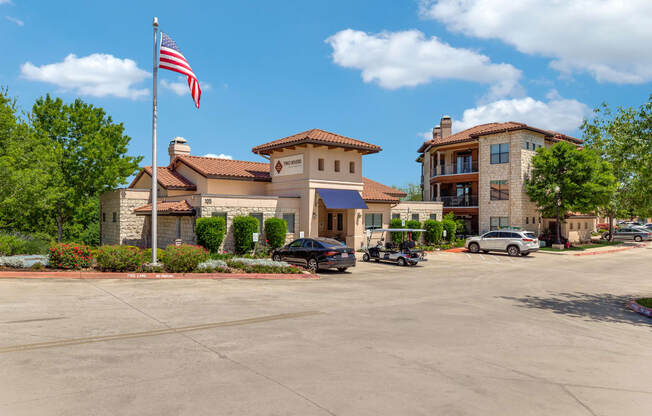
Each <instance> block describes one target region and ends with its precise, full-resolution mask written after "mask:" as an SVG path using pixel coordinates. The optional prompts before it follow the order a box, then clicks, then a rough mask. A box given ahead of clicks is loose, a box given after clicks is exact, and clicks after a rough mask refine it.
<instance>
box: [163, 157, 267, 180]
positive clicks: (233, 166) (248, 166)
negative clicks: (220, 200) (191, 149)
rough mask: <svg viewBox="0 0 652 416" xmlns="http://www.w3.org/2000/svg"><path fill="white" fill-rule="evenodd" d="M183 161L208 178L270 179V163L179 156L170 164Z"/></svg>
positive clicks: (172, 165) (174, 164)
mask: <svg viewBox="0 0 652 416" xmlns="http://www.w3.org/2000/svg"><path fill="white" fill-rule="evenodd" d="M176 163H183V164H185V165H187V166H188V167H190V168H191V169H193V170H195V171H197V172H198V173H200V174H201V175H203V176H206V177H207V178H230V177H232V178H244V179H251V180H261V181H270V180H271V177H270V176H269V163H266V162H248V161H244V160H231V159H218V158H215V157H201V156H186V155H184V156H177V157H176V158H175V159H174V160H173V161H172V163H171V164H170V167H171V168H174V166H176Z"/></svg>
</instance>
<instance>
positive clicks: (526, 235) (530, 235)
mask: <svg viewBox="0 0 652 416" xmlns="http://www.w3.org/2000/svg"><path fill="white" fill-rule="evenodd" d="M523 235H525V237H527V238H537V236H536V235H535V234H534V233H523Z"/></svg>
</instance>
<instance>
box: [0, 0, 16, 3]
mask: <svg viewBox="0 0 652 416" xmlns="http://www.w3.org/2000/svg"><path fill="white" fill-rule="evenodd" d="M0 4H13V3H12V2H11V0H0Z"/></svg>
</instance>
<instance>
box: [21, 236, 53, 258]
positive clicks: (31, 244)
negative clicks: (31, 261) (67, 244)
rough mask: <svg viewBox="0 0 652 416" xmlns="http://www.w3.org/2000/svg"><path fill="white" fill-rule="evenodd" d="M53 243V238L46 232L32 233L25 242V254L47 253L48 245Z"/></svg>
mask: <svg viewBox="0 0 652 416" xmlns="http://www.w3.org/2000/svg"><path fill="white" fill-rule="evenodd" d="M52 244H54V239H53V238H52V237H51V236H50V235H49V234H46V233H33V234H31V235H30V236H29V237H28V238H27V239H26V243H25V251H26V253H25V254H48V250H49V249H50V246H51V245H52Z"/></svg>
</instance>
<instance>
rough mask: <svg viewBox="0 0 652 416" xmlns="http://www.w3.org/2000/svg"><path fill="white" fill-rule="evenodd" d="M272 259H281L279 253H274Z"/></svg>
mask: <svg viewBox="0 0 652 416" xmlns="http://www.w3.org/2000/svg"><path fill="white" fill-rule="evenodd" d="M272 260H274V261H282V260H281V255H280V254H274V255H273V256H272Z"/></svg>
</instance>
